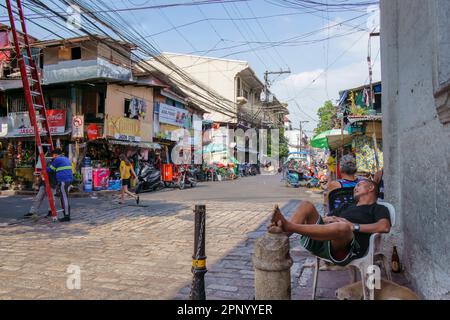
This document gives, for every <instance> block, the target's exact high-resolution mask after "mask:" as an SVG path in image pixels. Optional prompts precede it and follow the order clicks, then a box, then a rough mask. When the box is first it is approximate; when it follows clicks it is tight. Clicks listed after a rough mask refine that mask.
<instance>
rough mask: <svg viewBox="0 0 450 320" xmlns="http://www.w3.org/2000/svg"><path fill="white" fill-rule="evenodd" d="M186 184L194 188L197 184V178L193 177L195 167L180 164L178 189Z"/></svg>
mask: <svg viewBox="0 0 450 320" xmlns="http://www.w3.org/2000/svg"><path fill="white" fill-rule="evenodd" d="M186 185H190V186H191V188H194V187H195V186H196V185H197V179H196V178H195V169H192V168H189V167H183V166H182V167H181V168H180V179H179V181H178V188H180V190H183V189H184V187H185V186H186Z"/></svg>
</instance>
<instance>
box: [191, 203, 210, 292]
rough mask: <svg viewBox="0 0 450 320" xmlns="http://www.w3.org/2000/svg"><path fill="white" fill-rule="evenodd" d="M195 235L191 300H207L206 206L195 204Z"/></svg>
mask: <svg viewBox="0 0 450 320" xmlns="http://www.w3.org/2000/svg"><path fill="white" fill-rule="evenodd" d="M194 212H195V236H194V255H193V256H192V269H191V270H192V273H193V275H194V277H193V280H192V286H191V293H190V299H191V300H206V293H205V273H206V272H207V271H208V270H207V269H206V256H205V229H206V228H205V227H206V206H205V205H196V206H195V210H194Z"/></svg>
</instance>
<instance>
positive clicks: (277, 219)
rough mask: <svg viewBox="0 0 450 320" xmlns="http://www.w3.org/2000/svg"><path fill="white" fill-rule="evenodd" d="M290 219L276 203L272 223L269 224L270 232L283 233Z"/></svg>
mask: <svg viewBox="0 0 450 320" xmlns="http://www.w3.org/2000/svg"><path fill="white" fill-rule="evenodd" d="M287 224H288V221H287V220H286V218H285V217H284V216H283V214H282V213H281V210H280V207H279V206H278V205H275V208H274V210H273V213H272V220H271V224H270V225H269V226H268V229H269V232H270V233H283V232H286V227H287Z"/></svg>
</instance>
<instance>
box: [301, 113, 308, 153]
mask: <svg viewBox="0 0 450 320" xmlns="http://www.w3.org/2000/svg"><path fill="white" fill-rule="evenodd" d="M308 122H309V121H300V143H299V146H300V152H302V140H303V127H302V124H303V123H308Z"/></svg>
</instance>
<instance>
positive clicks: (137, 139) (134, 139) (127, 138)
mask: <svg viewBox="0 0 450 320" xmlns="http://www.w3.org/2000/svg"><path fill="white" fill-rule="evenodd" d="M114 139H117V140H125V141H130V142H140V141H141V137H135V136H128V135H126V134H115V135H114Z"/></svg>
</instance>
